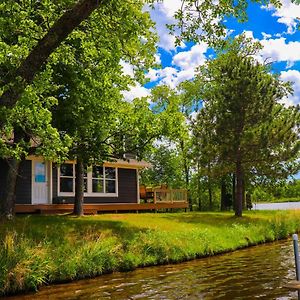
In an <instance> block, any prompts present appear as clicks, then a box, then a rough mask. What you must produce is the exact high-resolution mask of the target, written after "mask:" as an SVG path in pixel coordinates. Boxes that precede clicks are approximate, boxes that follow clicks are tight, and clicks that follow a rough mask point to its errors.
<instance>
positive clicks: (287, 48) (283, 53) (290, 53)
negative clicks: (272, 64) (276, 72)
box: [261, 37, 300, 67]
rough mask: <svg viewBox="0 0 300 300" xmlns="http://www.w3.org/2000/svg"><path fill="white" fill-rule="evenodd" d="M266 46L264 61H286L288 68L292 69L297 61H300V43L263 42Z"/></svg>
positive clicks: (281, 40) (272, 40)
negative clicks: (268, 59) (267, 59)
mask: <svg viewBox="0 0 300 300" xmlns="http://www.w3.org/2000/svg"><path fill="white" fill-rule="evenodd" d="M261 43H262V45H263V46H264V48H263V50H262V51H261V55H262V56H263V58H264V59H266V58H270V59H271V61H278V62H280V61H286V62H288V65H287V67H291V66H292V65H293V63H294V62H295V61H298V60H300V42H288V43H287V42H286V39H285V38H283V37H281V38H279V39H268V40H262V41H261Z"/></svg>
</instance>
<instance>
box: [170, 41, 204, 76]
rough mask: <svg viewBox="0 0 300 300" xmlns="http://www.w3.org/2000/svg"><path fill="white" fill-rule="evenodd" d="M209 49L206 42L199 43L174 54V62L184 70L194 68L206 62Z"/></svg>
mask: <svg viewBox="0 0 300 300" xmlns="http://www.w3.org/2000/svg"><path fill="white" fill-rule="evenodd" d="M207 49H208V45H207V44H206V43H201V44H197V45H195V46H193V47H192V48H191V50H189V51H182V52H180V53H177V54H176V55H174V56H173V60H172V63H173V65H176V66H178V67H179V68H180V69H182V70H187V69H194V68H195V67H197V66H199V65H203V64H204V63H205V61H206V57H205V53H206V51H207Z"/></svg>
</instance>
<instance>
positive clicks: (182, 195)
mask: <svg viewBox="0 0 300 300" xmlns="http://www.w3.org/2000/svg"><path fill="white" fill-rule="evenodd" d="M153 193H154V197H153V198H154V203H173V202H187V190H185V189H153Z"/></svg>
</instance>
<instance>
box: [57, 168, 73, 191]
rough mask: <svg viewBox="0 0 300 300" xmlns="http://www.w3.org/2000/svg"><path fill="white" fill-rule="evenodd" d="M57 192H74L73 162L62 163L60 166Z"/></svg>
mask: <svg viewBox="0 0 300 300" xmlns="http://www.w3.org/2000/svg"><path fill="white" fill-rule="evenodd" d="M59 192H60V193H74V192H75V170H74V164H62V165H61V166H60V175H59Z"/></svg>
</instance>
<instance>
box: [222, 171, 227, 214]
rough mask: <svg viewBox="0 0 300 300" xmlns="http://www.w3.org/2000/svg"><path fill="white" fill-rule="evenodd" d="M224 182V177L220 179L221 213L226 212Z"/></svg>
mask: <svg viewBox="0 0 300 300" xmlns="http://www.w3.org/2000/svg"><path fill="white" fill-rule="evenodd" d="M226 193H227V191H226V180H225V176H223V177H222V179H221V211H224V210H226V208H227V205H226Z"/></svg>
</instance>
